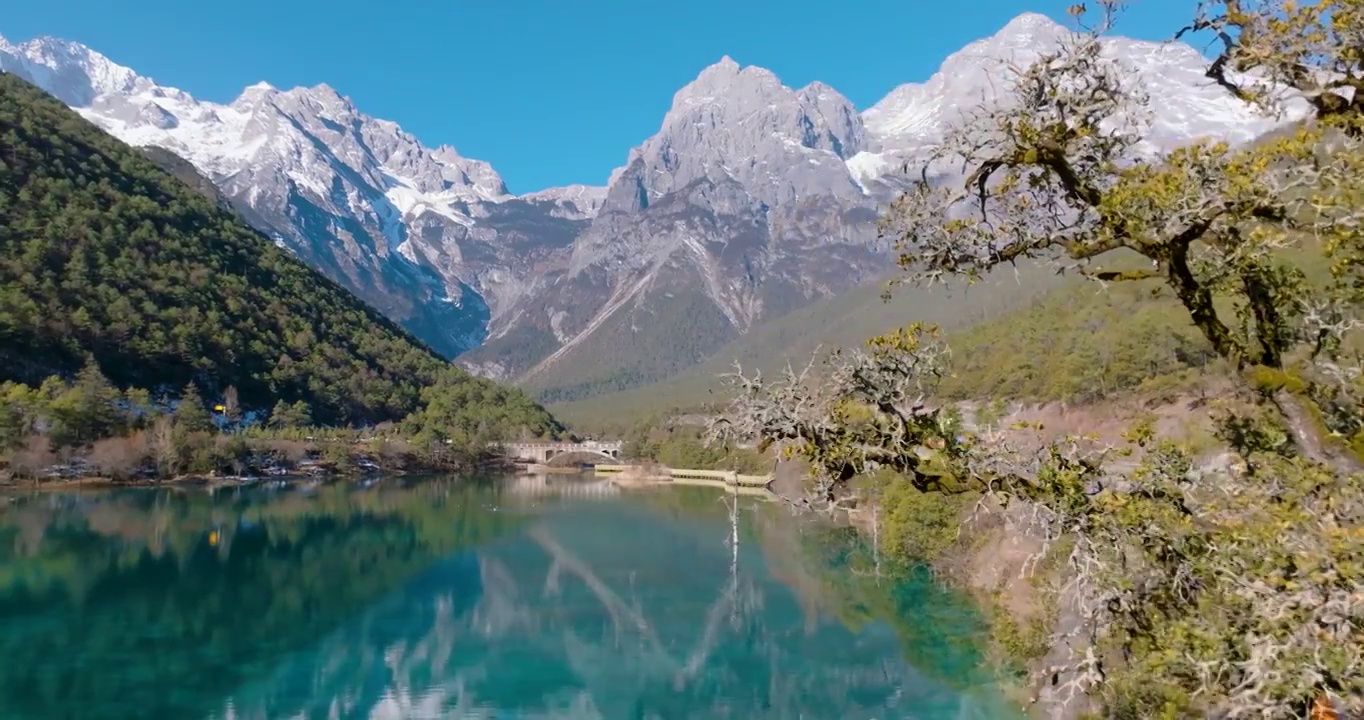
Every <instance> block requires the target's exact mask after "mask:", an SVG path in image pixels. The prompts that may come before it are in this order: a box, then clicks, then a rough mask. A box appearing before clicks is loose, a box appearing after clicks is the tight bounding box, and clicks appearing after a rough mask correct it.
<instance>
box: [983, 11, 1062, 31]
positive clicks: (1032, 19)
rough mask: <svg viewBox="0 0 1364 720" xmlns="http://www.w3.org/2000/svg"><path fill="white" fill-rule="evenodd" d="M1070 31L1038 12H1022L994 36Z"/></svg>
mask: <svg viewBox="0 0 1364 720" xmlns="http://www.w3.org/2000/svg"><path fill="white" fill-rule="evenodd" d="M1065 32H1070V31H1069V30H1067V29H1066V28H1065V27H1064V26H1063V25H1061V23H1058V22H1056V21H1055V20H1052V19H1051V18H1049V17H1047V16H1046V15H1043V14H1042V13H1038V12H1022V13H1019V14H1018V15H1016V16H1015V17H1014V18H1013V19H1012V20H1010V21H1009V22H1007V23H1005V24H1004V27H1003V28H1000V30H999V32H997V33H995V37H1016V36H1019V35H1024V34H1037V33H1044V34H1056V33H1065Z"/></svg>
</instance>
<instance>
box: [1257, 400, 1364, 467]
mask: <svg viewBox="0 0 1364 720" xmlns="http://www.w3.org/2000/svg"><path fill="white" fill-rule="evenodd" d="M1271 398H1272V399H1273V401H1274V405H1275V406H1276V407H1278V408H1279V412H1280V413H1282V414H1283V417H1284V420H1285V421H1286V422H1287V423H1288V431H1289V433H1290V434H1291V435H1292V436H1293V441H1294V442H1295V443H1296V444H1297V446H1298V449H1299V450H1300V451H1302V454H1303V455H1304V456H1305V457H1306V458H1307V459H1309V460H1312V461H1314V462H1319V463H1321V464H1323V465H1326V466H1328V467H1330V468H1332V469H1333V470H1335V471H1336V472H1340V473H1345V474H1350V473H1357V472H1364V462H1360V459H1359V458H1357V457H1355V456H1354V454H1353V453H1351V452H1350V451H1349V450H1347V449H1345V448H1342V447H1340V446H1339V445H1338V444H1337V443H1334V442H1332V441H1331V438H1330V437H1328V436H1327V433H1326V428H1325V427H1324V426H1323V425H1322V424H1321V421H1320V420H1319V419H1318V418H1317V416H1316V413H1314V412H1313V410H1312V408H1311V407H1310V406H1309V405H1308V403H1309V402H1310V401H1308V400H1304V399H1303V398H1301V397H1299V396H1297V395H1294V394H1293V393H1292V392H1290V391H1288V390H1286V389H1283V388H1280V389H1279V390H1276V391H1275V392H1274V394H1273V395H1272V396H1271Z"/></svg>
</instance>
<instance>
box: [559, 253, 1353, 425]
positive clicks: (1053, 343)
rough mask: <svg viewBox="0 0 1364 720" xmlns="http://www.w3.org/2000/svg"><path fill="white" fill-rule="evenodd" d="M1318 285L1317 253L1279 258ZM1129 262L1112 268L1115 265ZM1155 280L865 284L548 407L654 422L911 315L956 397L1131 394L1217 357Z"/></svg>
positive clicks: (603, 418)
mask: <svg viewBox="0 0 1364 720" xmlns="http://www.w3.org/2000/svg"><path fill="white" fill-rule="evenodd" d="M1286 257H1288V258H1290V259H1291V260H1292V261H1293V262H1295V263H1296V264H1297V265H1298V266H1299V267H1301V268H1302V269H1303V270H1304V271H1305V272H1306V273H1307V274H1308V276H1309V278H1313V279H1315V280H1317V281H1320V280H1321V279H1323V278H1324V277H1325V276H1326V272H1327V269H1326V265H1325V262H1324V261H1323V259H1322V257H1321V255H1320V254H1319V253H1317V252H1304V251H1294V252H1290V253H1288V254H1287V255H1286ZM1124 265H1125V263H1118V264H1115V266H1117V267H1122V266H1124ZM1161 289H1162V285H1161V284H1160V283H1159V282H1155V281H1146V282H1141V283H1113V284H1109V285H1107V286H1103V285H1100V284H1097V283H1089V282H1084V281H1081V280H1078V279H1074V278H1070V279H1062V278H1058V277H1056V276H1055V275H1052V274H1050V273H1048V272H1045V271H1041V270H1039V269H1037V268H1032V269H1024V270H1020V271H1019V272H1018V274H1017V279H1016V280H1015V276H1014V275H1013V274H1012V272H1010V273H1007V274H1006V275H1005V276H1004V277H997V278H992V279H991V280H989V281H987V284H985V285H984V286H981V285H977V286H976V287H974V288H970V289H969V290H968V291H966V292H965V293H953V294H950V295H943V294H942V291H941V290H925V289H919V288H909V287H905V288H899V289H897V292H896V294H895V296H894V297H893V298H892V300H891V301H890V302H882V301H881V300H880V297H879V294H880V287H879V286H876V287H864V288H859V289H857V290H855V291H853V292H850V293H847V294H845V295H842V296H840V297H838V298H834V299H832V300H828V301H823V302H820V303H816V304H814V305H812V306H810V307H808V308H805V309H804V310H802V311H800V312H797V313H794V314H792V315H790V316H788V317H785V318H782V319H780V320H778V321H776V322H774V323H771V324H769V325H766V326H764V327H762V328H760V329H759V330H757V331H755V332H754V333H752V334H750V335H748V336H746V337H744V338H742V339H740V340H739V341H736V342H734V343H731V344H729V345H728V346H726V347H725V348H724V349H723V350H722V351H721V352H720V353H718V354H717V355H716V356H715V357H714V358H712V359H711V360H710V361H708V362H706V363H705V364H703V365H701V366H700V367H698V368H696V369H694V370H691V371H688V372H686V373H684V374H682V375H680V376H678V377H677V378H674V379H672V380H670V381H668V382H664V383H659V384H658V385H655V386H651V387H646V388H639V389H636V390H631V391H628V392H621V393H613V394H609V395H604V396H601V397H596V398H592V399H589V400H585V401H580V402H572V403H562V404H557V405H551V406H550V407H551V409H552V410H553V411H554V413H555V414H556V415H557V416H559V417H560V418H562V419H563V420H565V421H566V422H568V423H569V424H571V425H574V426H575V427H579V428H581V429H583V430H585V431H589V432H603V431H606V432H614V431H618V430H619V429H620V428H622V427H628V426H630V425H631V424H633V423H635V422H637V421H638V420H640V419H642V418H645V417H649V416H651V415H654V414H657V413H662V412H670V411H676V410H693V409H699V408H701V407H702V406H704V405H706V404H709V403H713V402H715V401H717V400H720V399H722V397H721V396H720V395H719V394H718V390H719V388H720V386H721V383H720V380H719V378H718V376H719V375H720V374H721V373H724V372H727V371H729V370H730V369H732V361H733V359H735V358H737V359H739V360H740V362H742V363H743V364H744V367H745V369H746V370H747V371H750V372H751V371H752V370H753V369H760V370H762V371H763V372H764V373H765V374H766V373H770V372H773V371H779V370H780V369H781V368H782V367H784V366H785V364H786V363H787V362H788V361H790V362H792V363H804V362H808V359H809V357H810V356H811V353H812V352H814V351H815V350H816V348H818V347H819V346H820V345H821V344H822V345H823V346H824V347H825V348H834V347H852V346H856V345H860V344H862V343H863V342H865V340H866V339H867V338H870V337H873V336H875V335H878V334H880V333H884V332H886V331H889V330H892V329H894V328H896V327H901V326H904V325H907V324H909V323H912V322H914V321H916V320H920V321H925V322H932V323H937V324H939V325H940V326H941V327H942V328H943V329H944V330H945V331H947V333H948V337H947V340H948V343H949V344H950V346H951V347H952V352H953V358H952V370H953V374H952V376H950V377H948V378H946V379H945V380H944V382H943V385H942V388H941V389H942V392H943V394H944V395H945V396H946V397H949V398H953V399H973V398H974V399H978V398H1001V399H1007V400H1024V401H1034V402H1047V401H1056V400H1060V401H1070V402H1085V401H1094V400H1099V399H1101V398H1104V397H1107V396H1110V395H1112V394H1114V393H1120V392H1125V391H1130V390H1134V389H1142V390H1148V389H1149V390H1153V391H1155V390H1161V389H1169V388H1174V387H1179V386H1182V385H1185V384H1187V382H1188V381H1189V380H1190V376H1191V373H1196V372H1197V371H1198V370H1199V369H1200V368H1204V367H1207V366H1208V365H1209V364H1210V363H1213V362H1214V361H1215V358H1214V356H1213V354H1212V353H1211V351H1210V348H1209V347H1208V345H1207V343H1206V341H1205V340H1204V339H1203V337H1202V335H1201V334H1200V333H1199V332H1198V331H1197V329H1196V328H1194V327H1193V325H1192V323H1191V322H1190V321H1189V319H1188V314H1187V313H1186V311H1185V310H1184V308H1183V306H1182V305H1180V304H1179V303H1178V301H1177V300H1175V299H1174V298H1173V297H1172V296H1171V295H1170V294H1169V293H1168V292H1160V290H1161Z"/></svg>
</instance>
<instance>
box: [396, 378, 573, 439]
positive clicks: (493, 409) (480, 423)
mask: <svg viewBox="0 0 1364 720" xmlns="http://www.w3.org/2000/svg"><path fill="white" fill-rule="evenodd" d="M421 399H422V403H423V407H422V409H421V410H419V411H417V412H415V413H413V414H412V415H410V416H408V418H407V419H405V420H404V421H403V423H402V428H403V431H404V432H405V433H407V434H408V435H410V436H412V437H417V438H423V439H424V440H425V441H427V443H428V444H429V443H430V442H434V441H437V440H440V441H444V440H449V441H451V443H452V444H453V445H455V446H457V447H460V448H481V447H483V446H486V445H487V444H488V443H491V442H509V441H516V440H522V439H530V438H557V437H559V436H560V435H562V434H563V432H564V431H563V427H562V426H560V425H559V424H558V422H556V421H555V420H554V419H553V418H552V417H550V416H549V414H548V413H546V412H545V411H544V409H543V408H542V407H540V406H539V405H538V404H536V403H535V402H533V401H531V399H530V398H529V397H528V396H526V395H525V394H524V393H522V392H521V391H520V390H516V389H513V388H507V387H503V386H501V385H496V384H493V383H490V382H483V381H480V382H470V381H469V376H468V375H467V374H466V373H464V372H463V371H462V370H458V369H455V368H450V369H448V370H446V371H445V372H444V373H442V374H441V375H440V376H439V377H438V379H437V380H436V382H435V384H433V385H431V386H430V387H428V388H426V389H425V390H423V391H422V398H421Z"/></svg>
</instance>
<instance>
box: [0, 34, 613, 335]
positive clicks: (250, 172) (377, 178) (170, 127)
mask: <svg viewBox="0 0 1364 720" xmlns="http://www.w3.org/2000/svg"><path fill="white" fill-rule="evenodd" d="M0 69H4V70H8V71H10V72H14V73H16V74H18V75H20V76H21V77H24V78H26V79H28V80H30V81H31V82H33V83H35V84H37V85H39V86H40V87H42V88H43V89H45V90H47V91H48V92H50V93H51V94H53V95H54V96H56V97H57V98H58V99H60V100H62V101H63V102H65V103H67V104H68V105H70V106H71V107H73V108H75V109H76V110H77V111H78V112H80V113H81V114H82V115H83V116H85V117H86V118H87V119H89V120H91V121H93V122H94V123H96V124H97V125H99V126H101V127H102V128H104V129H105V130H107V131H109V132H110V133H112V134H113V135H115V136H117V137H119V138H120V139H122V140H124V141H125V142H128V143H129V144H132V145H138V146H147V145H151V146H158V147H161V148H165V149H167V150H170V151H172V152H174V153H176V154H177V155H180V156H181V157H183V158H185V159H187V160H189V161H190V162H191V163H193V164H194V166H195V167H196V168H197V169H198V170H199V171H200V172H201V173H203V174H204V175H205V176H206V177H208V178H209V179H211V180H212V181H213V182H215V183H216V184H217V185H219V187H221V189H222V190H223V191H224V193H225V194H226V195H227V196H228V197H229V198H231V199H232V201H233V202H234V203H235V204H236V205H237V206H238V207H239V208H240V209H241V210H242V212H243V214H244V215H245V216H246V217H247V219H248V220H249V221H251V222H252V223H253V224H254V225H256V226H257V227H259V228H260V229H262V230H264V231H266V232H267V233H269V234H270V235H272V236H273V237H275V238H276V240H277V242H279V243H280V244H281V245H284V246H286V247H288V248H290V249H291V250H293V251H294V252H295V253H296V254H298V255H299V256H300V257H302V258H303V259H304V260H305V261H307V262H309V263H310V264H313V265H315V266H317V267H318V268H319V269H321V270H323V271H324V272H325V273H327V274H328V275H329V276H331V277H332V278H333V279H335V280H337V281H339V282H341V283H342V284H344V285H346V286H347V287H349V288H350V289H351V290H352V291H354V292H356V293H357V294H359V295H360V296H361V297H363V298H365V299H366V300H367V301H369V302H370V303H371V304H373V305H375V306H376V307H378V308H379V309H380V310H382V311H383V312H385V313H386V314H388V315H390V316H392V317H394V318H395V319H398V320H399V321H401V322H403V323H404V324H406V325H407V326H408V327H409V328H410V329H412V330H413V331H414V332H416V333H417V334H418V335H419V336H421V337H422V338H423V339H425V340H426V341H427V342H429V343H431V345H432V346H434V347H436V348H437V349H438V350H440V351H442V352H444V353H446V354H449V355H455V354H458V353H459V352H463V351H465V350H468V349H470V348H472V347H475V346H477V345H478V344H479V343H480V342H481V341H482V340H483V337H484V336H485V335H486V333H487V327H488V323H489V322H490V320H491V314H492V309H491V308H490V307H489V306H488V299H487V298H489V297H497V296H499V294H498V290H499V289H500V288H492V287H488V286H487V284H488V283H493V284H497V283H498V281H499V280H502V281H503V282H515V278H516V277H517V268H518V265H519V266H520V267H522V268H523V269H524V268H525V267H526V266H527V264H526V261H531V262H533V261H534V259H535V251H534V249H531V250H529V251H527V252H522V253H517V254H516V257H513V256H512V253H511V250H512V247H513V246H515V245H517V244H519V243H518V242H517V241H516V240H515V239H506V240H503V241H496V242H492V244H491V245H489V244H488V243H489V242H490V241H493V240H494V238H495V236H496V232H495V231H491V229H490V228H486V227H475V226H479V225H480V223H479V222H477V221H476V220H475V216H476V215H480V214H486V213H483V212H481V211H479V210H477V209H476V208H477V207H478V206H480V205H483V204H500V203H505V202H510V201H513V200H515V198H513V196H512V195H511V194H510V193H508V191H507V187H506V184H505V183H504V182H503V181H502V178H501V176H499V175H498V174H497V172H496V171H495V170H493V168H492V167H491V166H490V165H488V163H486V162H482V161H480V160H473V159H470V158H465V157H462V156H461V155H460V154H459V153H458V152H456V151H455V149H454V148H452V147H449V146H442V147H438V148H435V149H428V148H426V147H424V146H423V145H422V144H421V143H420V142H418V141H417V139H416V138H414V137H413V136H412V135H410V134H408V133H406V132H404V131H403V130H402V129H401V128H400V127H399V126H398V125H397V124H396V123H393V122H390V121H387V120H379V119H375V118H372V117H369V116H367V115H365V114H363V113H361V112H359V111H358V110H357V109H356V108H355V106H354V105H353V104H352V103H351V102H350V101H349V100H348V99H347V98H345V97H343V96H342V95H340V94H339V93H337V92H336V91H335V90H334V89H332V88H331V87H329V86H327V85H318V86H316V87H312V88H295V89H292V90H287V91H282V90H278V89H276V88H274V87H271V86H270V85H268V84H265V83H259V84H257V85H253V86H251V87H248V88H246V89H245V90H244V91H243V92H242V93H241V95H240V96H239V97H237V98H236V99H235V100H233V101H232V102H231V103H228V104H226V105H219V104H215V103H210V102H202V101H199V100H196V99H195V98H194V97H192V96H191V95H189V94H188V93H186V92H184V91H182V90H178V89H175V88H170V87H165V86H162V85H159V84H157V83H156V82H155V81H153V80H151V79H150V78H146V77H142V76H140V75H138V74H137V73H135V72H134V71H132V70H130V69H128V68H126V67H123V66H120V65H118V64H116V63H114V62H112V61H110V60H109V59H108V58H106V57H104V56H103V55H100V54H99V53H97V52H95V51H93V50H91V49H89V48H87V47H85V46H83V45H80V44H77V43H71V42H66V41H63V40H57V39H53V38H39V39H36V40H32V41H29V42H26V43H23V44H19V45H13V44H10V43H8V42H5V41H3V40H0ZM591 196H592V189H589V188H581V189H579V190H577V191H576V195H573V197H577V198H578V199H579V203H578V204H573V205H570V208H569V210H568V211H564V210H562V209H561V208H560V207H559V206H560V205H562V203H556V202H555V201H554V200H553V199H552V198H546V199H543V200H541V199H536V198H532V199H530V200H528V201H526V204H528V205H529V206H532V207H534V206H538V205H545V206H547V207H546V210H545V212H546V213H547V214H556V215H560V216H563V217H559V218H551V219H550V220H548V221H547V222H549V224H550V225H551V226H554V227H553V228H552V229H553V230H554V231H555V232H549V233H547V234H546V237H547V238H552V237H558V238H559V240H558V242H559V243H560V244H564V243H566V242H567V241H568V239H570V238H571V237H572V235H573V226H572V223H573V222H574V221H575V220H581V219H582V218H585V217H587V216H589V215H590V214H591V212H592V209H593V207H594V206H593V205H592V203H591V202H583V200H584V199H585V198H590V197H591ZM570 199H571V198H570ZM579 205H581V207H579ZM548 206H553V208H552V210H553V212H551V208H550V207H548ZM558 226H565V229H560V228H559V227H558ZM556 232H557V235H556ZM536 242H537V243H538V242H540V240H539V238H537V240H536ZM550 242H553V241H552V240H551V241H550ZM471 256H472V257H476V258H481V259H482V260H481V261H480V260H474V259H466V258H470V257H471ZM518 261H520V262H518Z"/></svg>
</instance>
